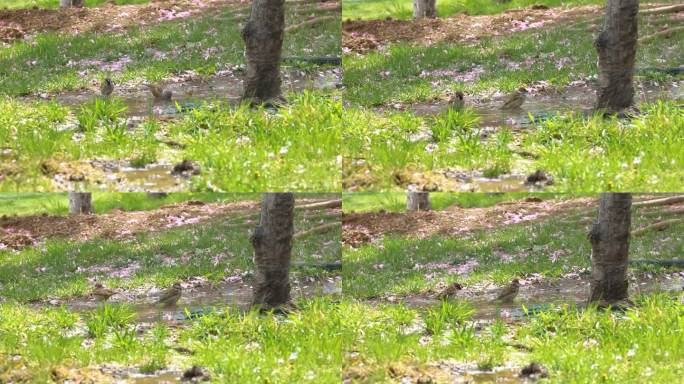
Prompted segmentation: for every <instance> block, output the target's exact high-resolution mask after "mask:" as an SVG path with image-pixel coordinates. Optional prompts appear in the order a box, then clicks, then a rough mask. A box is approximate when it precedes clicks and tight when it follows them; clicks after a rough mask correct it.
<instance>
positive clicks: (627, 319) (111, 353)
mask: <svg viewBox="0 0 684 384" xmlns="http://www.w3.org/2000/svg"><path fill="white" fill-rule="evenodd" d="M300 306H301V310H300V311H298V312H296V313H294V314H293V315H290V316H289V317H288V318H279V317H273V316H262V315H259V314H257V313H255V312H248V313H245V314H240V313H236V312H230V311H227V312H225V313H221V314H213V313H210V314H207V315H206V316H204V317H202V318H200V319H197V320H192V321H190V323H189V325H188V326H187V327H180V328H170V327H167V326H165V325H157V326H155V327H153V328H151V329H147V330H141V331H140V336H137V337H135V336H125V335H126V334H128V335H132V334H133V333H132V332H128V333H126V332H125V330H135V329H136V326H135V323H134V322H132V321H126V320H125V316H124V317H123V318H122V317H113V316H111V315H105V313H104V312H100V313H94V314H74V313H70V312H68V311H66V310H64V309H40V310H37V309H29V308H28V307H23V306H17V305H15V304H2V305H0V329H2V330H3V332H2V337H0V352H1V353H2V355H4V356H5V358H4V359H3V358H1V357H0V375H5V376H4V377H5V378H11V377H13V376H12V375H13V374H14V375H20V374H22V373H21V372H22V371H21V370H20V369H18V367H22V366H26V367H28V368H29V369H28V370H24V371H23V372H24V374H26V373H25V372H26V371H28V372H30V375H31V376H30V380H34V381H43V380H47V379H48V378H49V376H50V372H51V371H54V368H55V367H64V366H67V367H73V368H72V369H73V370H74V371H76V372H81V374H82V375H85V374H86V372H88V371H86V370H81V371H77V369H78V367H83V366H88V365H91V366H96V365H98V364H105V363H109V364H111V363H119V364H124V365H134V366H139V367H149V366H153V365H154V364H159V366H166V365H167V364H170V363H175V364H179V363H180V364H182V365H184V366H190V365H191V364H196V365H200V366H203V367H206V368H208V369H209V370H210V372H211V374H212V378H213V379H214V380H218V381H222V380H239V381H240V382H246V383H256V382H264V381H268V380H270V381H272V382H278V383H294V382H322V383H335V382H339V380H340V370H343V372H344V376H345V377H350V378H353V379H354V380H353V381H352V382H395V380H397V374H405V375H409V376H410V375H411V373H413V372H416V371H418V372H425V371H428V369H427V364H428V363H429V362H434V361H439V360H446V359H450V361H454V360H459V361H466V362H472V364H473V365H474V364H475V363H476V364H477V365H478V366H480V367H481V368H487V367H494V366H499V365H501V364H502V363H504V362H510V363H513V364H516V365H522V364H526V363H527V361H532V360H534V361H538V362H540V363H541V364H543V365H545V366H547V367H548V368H549V371H550V380H551V381H556V382H572V383H593V382H606V383H617V382H624V381H626V382H636V381H648V382H651V383H667V382H675V381H676V379H677V378H678V377H679V375H680V374H681V371H682V364H681V361H682V358H683V357H684V355H683V354H682V348H679V346H680V345H681V343H682V342H684V339H683V336H682V333H681V331H680V326H681V322H682V319H683V316H684V315H683V314H682V310H681V304H679V302H678V298H677V297H672V296H668V295H664V294H660V295H652V296H644V297H640V298H638V299H637V306H636V307H635V308H634V309H631V310H629V311H628V312H627V313H626V314H625V315H624V317H622V316H620V315H616V314H613V313H610V312H602V311H597V310H596V309H595V308H590V309H588V310H586V311H579V310H575V309H574V308H571V307H564V306H554V307H553V308H552V310H550V311H548V312H545V313H543V314H540V315H539V316H537V317H534V318H532V319H531V320H530V321H529V322H527V323H522V324H505V323H502V322H495V323H493V324H489V325H484V326H483V329H482V330H480V331H475V329H474V327H473V322H472V320H471V319H470V318H469V316H468V312H467V310H465V311H464V310H454V311H452V312H451V313H452V315H455V316H456V317H457V318H456V319H453V321H449V320H445V323H444V324H445V325H446V326H445V327H444V328H443V329H442V330H441V332H439V333H437V334H432V335H428V334H427V330H426V329H425V328H424V327H422V326H421V327H409V326H410V325H411V324H414V323H416V322H417V323H418V324H420V323H421V320H422V319H424V318H428V317H429V316H431V315H430V313H431V311H433V312H434V311H439V310H440V309H439V308H435V309H428V310H419V309H409V308H406V307H404V306H401V305H383V306H370V305H368V304H364V303H361V302H357V301H354V300H350V299H345V300H343V301H342V302H340V303H332V302H331V301H329V300H326V299H314V300H311V301H306V302H302V303H300ZM103 311H106V310H103ZM111 312H112V311H111V310H110V313H111ZM118 312H123V313H124V314H125V310H124V311H118ZM93 318H95V319H103V324H104V326H103V329H104V330H103V331H102V333H101V334H97V335H96V336H91V335H89V334H88V332H87V331H86V330H84V329H83V328H82V325H81V324H82V323H83V322H84V321H86V319H93ZM445 319H450V318H449V317H447V318H445ZM91 321H92V320H91ZM511 338H515V339H517V340H520V341H521V342H522V343H523V345H525V346H528V347H529V348H532V352H530V353H525V354H521V353H520V352H518V351H517V350H515V349H514V348H513V347H511V346H510V345H511V343H512V342H511ZM110 340H111V341H110ZM419 340H422V342H419ZM22 341H30V343H24V342H22ZM81 345H85V347H81ZM175 347H184V348H188V349H190V350H192V351H194V354H193V355H192V356H189V357H188V356H182V355H180V354H179V353H177V352H176V351H175V350H174V349H173V348H175ZM2 355H0V356H2ZM7 356H20V358H18V359H15V360H13V361H12V362H10V361H9V359H8V358H7ZM155 361H157V362H159V363H155ZM2 368H4V370H3V369H2ZM7 368H10V369H9V370H7ZM11 368H14V370H12V369H11ZM433 371H434V370H433ZM0 377H3V376H0ZM436 382H448V380H437V381H436Z"/></svg>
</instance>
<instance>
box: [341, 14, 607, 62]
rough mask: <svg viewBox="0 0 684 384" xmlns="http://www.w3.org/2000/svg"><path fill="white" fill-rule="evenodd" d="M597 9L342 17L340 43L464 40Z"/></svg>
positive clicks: (369, 46) (362, 46)
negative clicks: (429, 16)
mask: <svg viewBox="0 0 684 384" xmlns="http://www.w3.org/2000/svg"><path fill="white" fill-rule="evenodd" d="M601 12H603V10H602V8H601V7H599V6H584V7H576V8H571V9H561V8H552V9H545V8H543V7H534V6H533V7H531V8H524V9H514V10H509V11H507V12H504V13H502V14H496V15H482V16H469V15H466V14H456V15H453V16H451V17H447V18H438V19H421V20H356V21H346V22H344V23H343V25H342V30H343V46H344V47H345V48H347V49H349V50H351V51H354V52H365V51H368V50H373V49H376V48H378V47H381V46H383V45H386V44H388V43H393V42H400V41H402V42H412V43H417V44H421V45H434V44H438V43H442V42H461V43H464V42H466V43H467V42H474V41H477V40H479V39H481V38H483V37H490V36H501V35H508V34H511V33H513V32H518V31H523V30H526V29H536V28H542V27H546V26H550V25H555V24H559V23H563V22H566V21H568V20H573V19H577V18H578V17H581V16H587V15H594V16H599V15H600V14H601Z"/></svg>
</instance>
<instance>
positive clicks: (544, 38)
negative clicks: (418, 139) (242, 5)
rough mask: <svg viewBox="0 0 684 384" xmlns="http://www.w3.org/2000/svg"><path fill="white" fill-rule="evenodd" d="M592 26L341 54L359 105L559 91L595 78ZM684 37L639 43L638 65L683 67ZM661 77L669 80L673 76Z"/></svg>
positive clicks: (351, 96)
mask: <svg viewBox="0 0 684 384" xmlns="http://www.w3.org/2000/svg"><path fill="white" fill-rule="evenodd" d="M595 22H598V21H595ZM590 24H591V22H590V21H587V20H577V21H574V22H566V23H563V24H561V25H554V26H553V27H549V28H542V29H530V30H527V31H522V32H516V33H513V34H510V35H507V36H501V37H486V38H482V39H481V40H479V41H477V42H475V43H472V44H468V45H464V44H456V43H453V44H448V43H439V44H435V45H433V46H423V45H416V44H411V43H395V44H390V45H389V46H388V47H387V48H386V49H384V50H382V51H374V52H370V53H368V54H365V55H356V54H347V55H345V57H344V68H345V72H344V83H345V85H346V86H347V94H346V97H347V100H349V101H350V102H352V103H354V104H357V105H361V106H366V107H370V106H379V105H388V104H390V103H397V102H399V103H415V102H420V101H430V100H433V99H435V98H439V97H441V96H443V95H444V94H445V93H446V92H447V91H454V90H462V91H463V92H465V93H466V100H467V99H468V97H472V96H482V95H485V96H486V97H487V96H490V95H491V94H492V93H493V92H495V91H497V90H498V91H501V92H507V91H511V90H513V89H517V88H519V87H521V86H528V85H531V84H533V83H535V82H539V81H544V82H546V86H547V87H551V88H554V87H555V88H559V89H560V88H563V87H565V86H566V85H568V84H569V83H570V82H572V81H576V80H587V79H589V80H590V81H593V80H591V79H594V78H595V76H596V73H597V72H596V62H597V56H596V50H595V48H594V47H593V33H594V32H591V31H589V25H590ZM660 24H661V22H654V23H650V22H647V21H645V19H643V18H642V19H640V24H639V33H640V34H642V35H646V34H650V33H652V32H654V31H656V30H657V29H658V28H659V25H660ZM682 41H683V40H682V39H676V38H674V39H662V38H658V39H654V40H651V41H649V42H647V43H644V44H640V45H639V49H638V50H637V59H636V66H637V67H641V68H647V67H677V66H679V65H681V63H682V62H684V53H683V52H684V43H682ZM441 70H447V71H457V72H458V73H462V74H466V73H469V72H471V71H474V70H477V72H479V71H482V72H481V73H480V74H479V75H476V76H475V78H474V80H468V81H454V80H453V79H452V78H453V75H451V74H449V72H446V73H447V74H442V73H443V72H440V71H441ZM473 73H475V72H473ZM661 77H662V76H661ZM646 79H647V80H648V77H646ZM669 79H672V77H669ZM658 80H659V81H660V82H663V81H667V80H668V76H665V79H662V78H659V79H658Z"/></svg>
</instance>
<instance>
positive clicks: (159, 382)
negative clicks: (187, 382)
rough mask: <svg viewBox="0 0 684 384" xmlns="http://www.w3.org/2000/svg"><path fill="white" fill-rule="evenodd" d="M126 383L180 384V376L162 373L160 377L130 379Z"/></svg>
mask: <svg viewBox="0 0 684 384" xmlns="http://www.w3.org/2000/svg"><path fill="white" fill-rule="evenodd" d="M126 382H128V383H131V384H166V383H168V384H172V383H181V382H182V381H181V379H180V375H177V374H174V373H170V372H169V373H162V374H160V375H153V376H137V377H131V378H130V379H129V380H127V381H126Z"/></svg>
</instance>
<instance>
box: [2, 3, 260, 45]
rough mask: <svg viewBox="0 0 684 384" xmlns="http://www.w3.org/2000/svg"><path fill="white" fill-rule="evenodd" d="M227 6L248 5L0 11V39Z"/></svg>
mask: <svg viewBox="0 0 684 384" xmlns="http://www.w3.org/2000/svg"><path fill="white" fill-rule="evenodd" d="M228 5H232V6H235V5H240V6H242V7H246V6H247V5H246V4H242V2H241V1H240V0H161V1H152V2H150V3H148V4H138V5H114V4H109V3H105V4H103V5H102V6H99V7H95V8H68V9H40V8H31V9H12V10H0V41H4V42H12V41H15V40H19V39H22V38H24V37H25V36H26V35H32V34H34V33H39V32H61V33H67V34H79V33H83V32H89V31H97V32H109V31H117V30H124V29H126V28H129V27H132V26H145V25H149V24H157V23H160V22H162V21H167V20H174V19H182V18H187V17H190V16H193V15H195V14H198V13H205V12H209V11H213V10H216V9H220V8H222V7H225V6H228Z"/></svg>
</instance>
